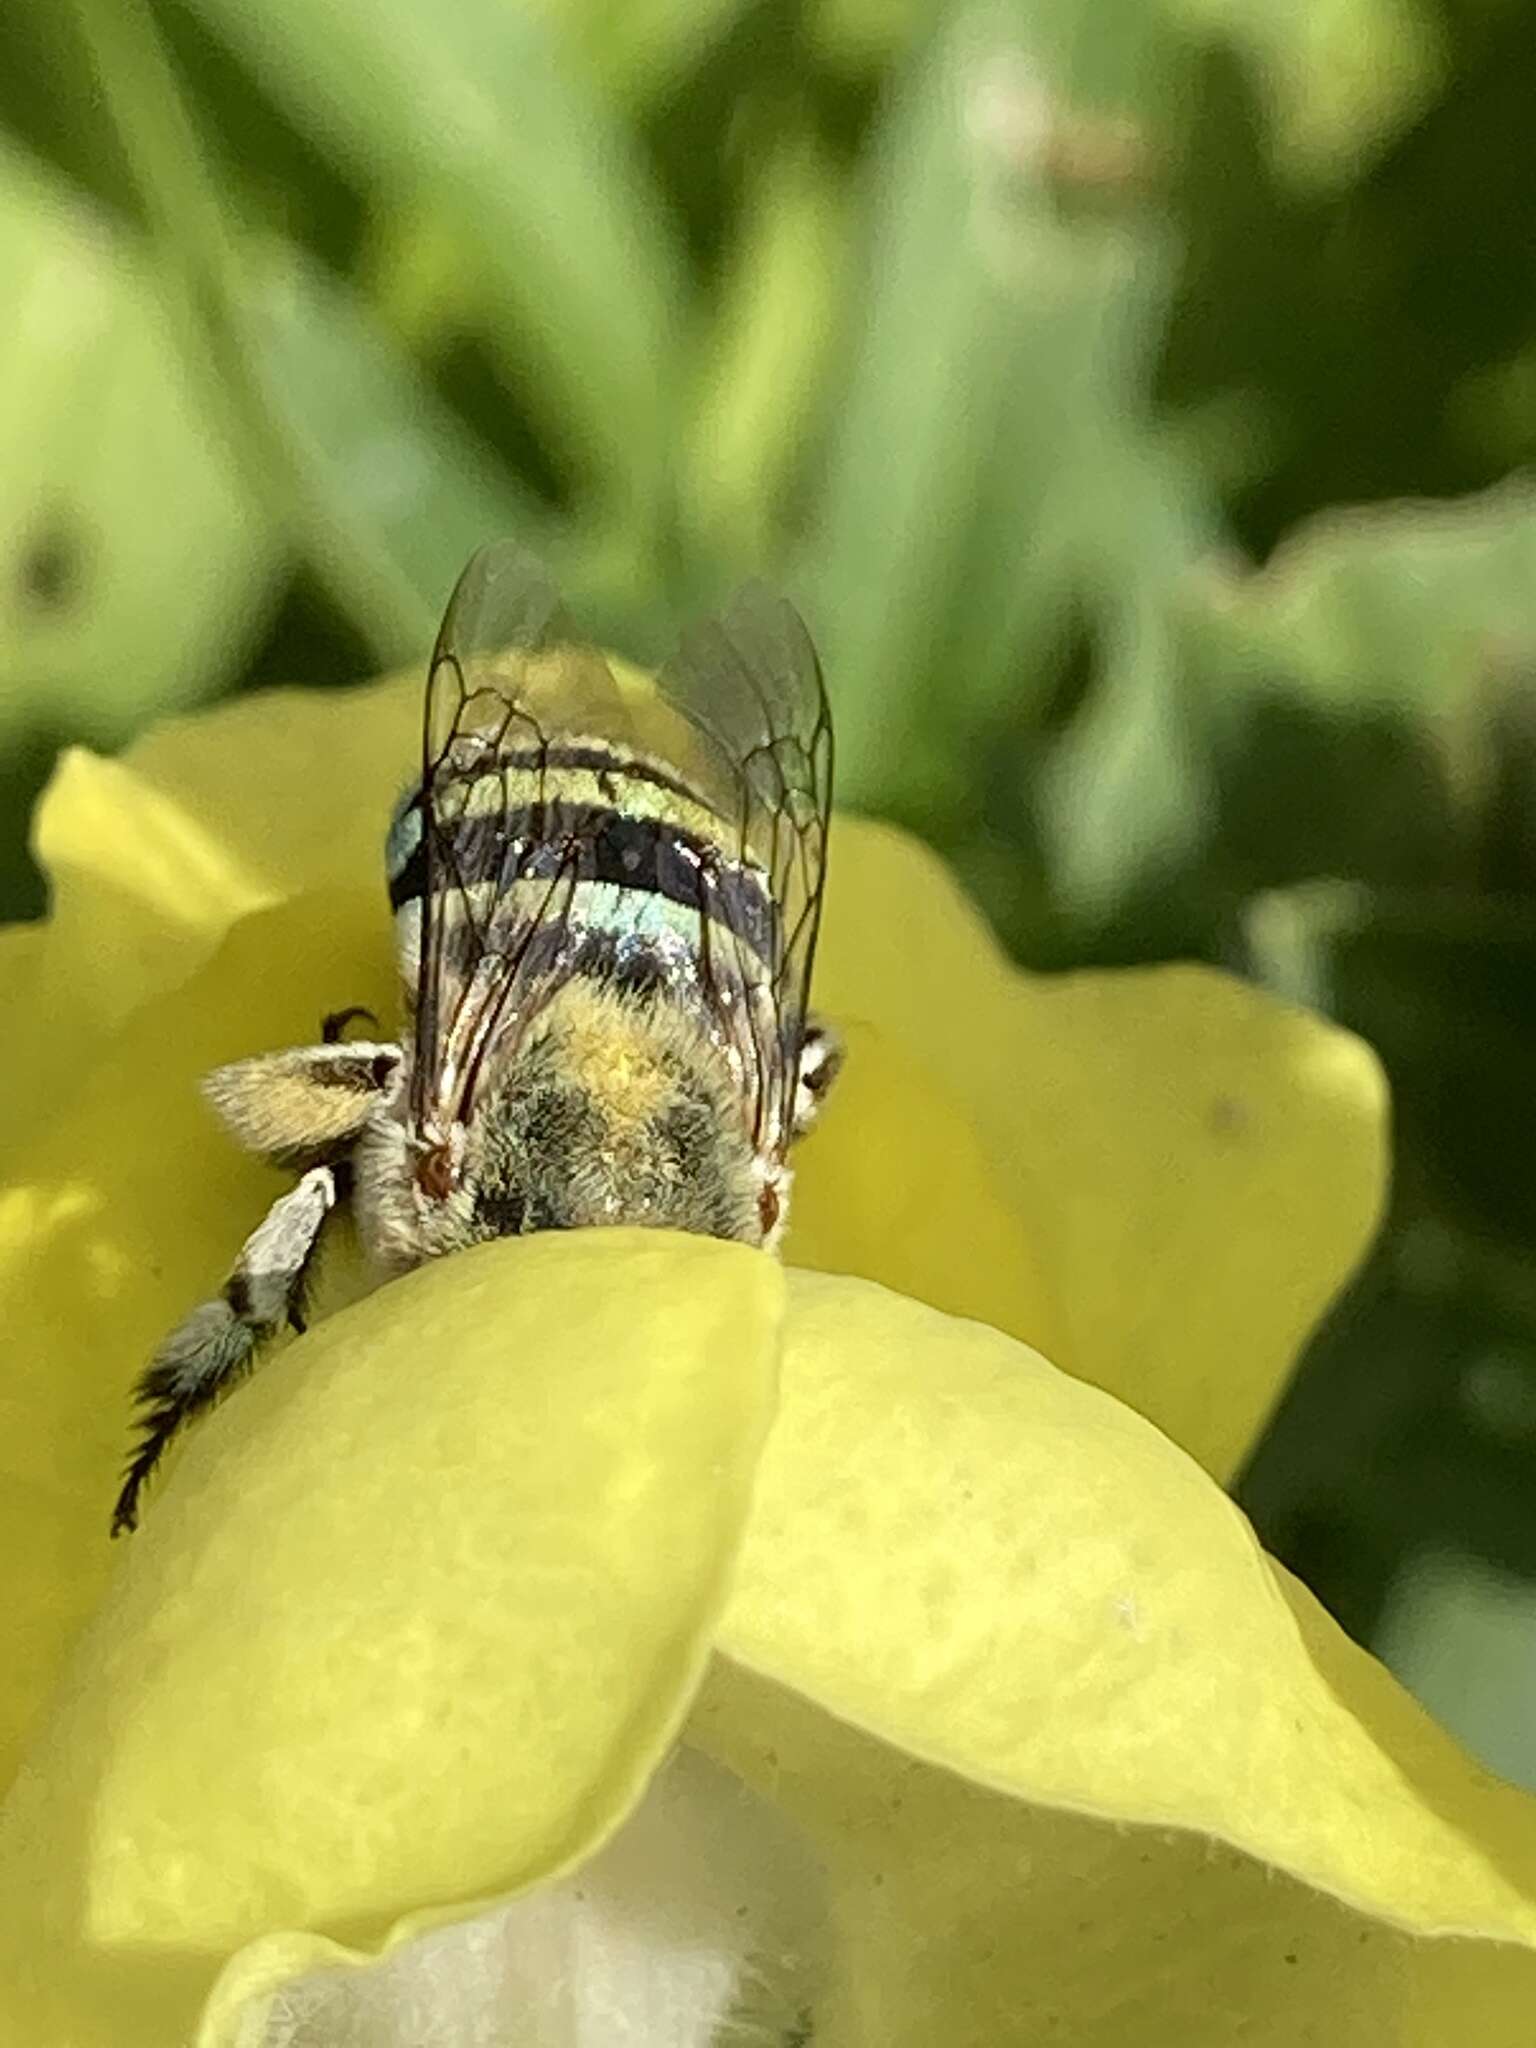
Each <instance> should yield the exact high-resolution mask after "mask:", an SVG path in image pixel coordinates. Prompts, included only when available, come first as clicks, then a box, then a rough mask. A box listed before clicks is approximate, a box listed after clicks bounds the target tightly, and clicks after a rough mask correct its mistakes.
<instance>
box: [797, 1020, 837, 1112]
mask: <svg viewBox="0 0 1536 2048" xmlns="http://www.w3.org/2000/svg"><path fill="white" fill-rule="evenodd" d="M842 1064H843V1041H842V1039H841V1038H840V1037H839V1036H838V1034H837V1032H836V1031H834V1030H833V1028H832V1026H831V1025H830V1024H828V1023H827V1022H826V1021H825V1020H824V1019H823V1018H820V1017H807V1018H806V1020H805V1035H804V1037H803V1038H802V1039H801V1041H800V1071H799V1073H798V1074H797V1075H796V1076H795V1109H794V1121H793V1123H792V1124H791V1127H790V1132H791V1136H793V1137H796V1138H800V1137H803V1136H804V1135H805V1133H806V1132H807V1131H808V1130H809V1129H810V1128H811V1125H812V1124H813V1123H815V1121H816V1117H817V1113H818V1111H819V1110H820V1108H821V1105H822V1101H823V1098H824V1097H825V1095H826V1092H827V1090H828V1089H829V1088H830V1087H831V1086H832V1083H833V1082H834V1081H835V1080H836V1079H837V1075H838V1069H839V1068H840V1067H841V1066H842Z"/></svg>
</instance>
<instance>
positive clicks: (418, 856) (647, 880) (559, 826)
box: [389, 803, 778, 966]
mask: <svg viewBox="0 0 1536 2048" xmlns="http://www.w3.org/2000/svg"><path fill="white" fill-rule="evenodd" d="M440 829H442V830H443V834H444V837H445V839H446V840H447V843H448V845H449V847H450V848H451V850H452V859H453V861H454V864H455V866H456V869H457V873H456V875H455V876H454V877H453V881H455V882H461V883H463V884H464V885H466V886H471V887H472V886H473V885H474V884H476V883H481V882H499V883H500V884H501V886H502V887H503V888H507V887H510V886H511V884H512V883H514V882H522V881H540V880H552V879H553V878H554V877H555V876H556V875H559V874H562V873H566V872H572V873H573V878H574V879H575V880H576V881H578V882H610V883H612V884H614V885H615V886H616V887H618V888H621V889H637V890H643V891H646V892H648V893H650V894H652V895H657V896H662V897H664V898H665V899H666V900H667V901H668V902H669V903H678V904H682V905H683V906H684V907H685V908H687V909H690V910H696V911H698V912H699V913H700V915H703V914H704V912H705V910H706V908H707V909H708V911H709V913H710V915H712V916H714V917H715V918H717V919H718V920H719V921H720V923H722V924H723V925H724V926H725V927H726V929H727V930H728V931H730V932H732V933H734V935H735V936H736V937H737V938H739V939H741V940H743V941H744V942H745V943H746V944H747V945H749V946H750V947H751V948H752V950H753V952H754V953H756V954H757V956H758V958H759V959H760V960H763V961H764V962H766V963H767V964H768V965H770V966H772V965H773V964H774V962H775V960H776V958H777V948H778V913H777V911H776V909H775V907H774V904H773V899H772V898H771V896H770V895H769V893H768V891H767V889H766V888H765V886H764V884H763V880H762V877H761V876H760V874H759V873H758V872H756V871H755V870H754V869H752V868H748V867H744V866H742V865H740V864H739V863H737V862H735V861H728V860H726V859H724V857H723V856H722V855H721V854H720V852H719V850H718V849H717V848H716V847H713V846H711V845H710V844H709V843H708V842H707V841H705V840H702V839H700V838H699V837H698V836H697V834H695V833H692V832H686V831H684V830H683V829H682V827H681V826H678V825H673V824H669V823H668V822H667V821H666V820H664V819H661V818H631V817H626V816H625V815H624V814H623V812H621V811H612V810H607V809H604V808H602V807H600V806H598V805H594V804H563V803H548V804H529V805H527V806H525V807H524V808H523V809H521V810H515V811H509V812H506V813H505V814H503V813H501V812H489V813H485V814H483V815H476V814H471V815H470V816H468V817H466V818H463V819H460V820H459V821H458V822H457V823H455V824H451V825H449V826H448V827H446V828H440ZM568 863H569V864H570V865H569V867H568V865H567V864H568ZM706 875H708V876H709V877H711V879H710V880H709V881H706V880H705V877H706ZM438 886H439V887H440V888H442V887H451V886H452V883H451V882H448V881H446V880H444V879H443V878H439V881H438ZM426 889H427V849H426V844H425V841H424V840H422V839H419V838H418V840H417V843H416V845H415V846H414V847H412V849H411V852H410V854H409V856H408V857H407V859H406V861H405V863H404V865H403V866H402V867H401V869H400V871H399V872H398V874H396V875H395V876H393V877H392V878H391V881H390V885H389V900H390V904H391V906H392V907H393V908H394V909H396V910H399V909H400V907H401V906H402V905H403V904H406V903H412V902H415V901H416V900H417V898H419V897H421V896H423V895H424V894H425V893H426Z"/></svg>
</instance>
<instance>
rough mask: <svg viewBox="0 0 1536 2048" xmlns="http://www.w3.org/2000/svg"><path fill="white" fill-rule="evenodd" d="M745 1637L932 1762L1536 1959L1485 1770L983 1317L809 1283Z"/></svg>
mask: <svg viewBox="0 0 1536 2048" xmlns="http://www.w3.org/2000/svg"><path fill="white" fill-rule="evenodd" d="M791 1279H792V1291H791V1314H790V1320H789V1324H788V1336H789V1342H788V1352H787V1356H786V1360H785V1380H784V1389H783V1406H782V1410H781V1416H780V1421H779V1425H778V1427H777V1429H776V1430H775V1432H774V1436H773V1439H772V1442H771V1445H770V1448H769V1452H768V1455H767V1457H766V1458H765V1460H764V1464H763V1468H762V1471H761V1474H760V1476H759V1487H758V1496H757V1506H756V1509H755V1512H754V1515H753V1520H752V1525H751V1531H750V1537H749V1541H748V1543H747V1546H746V1549H745V1551H744V1553H743V1557H742V1560H741V1566H740V1571H739V1575H738V1580H737V1586H736V1591H735V1594H734V1596H733V1599H732V1602H731V1605H730V1608H729V1609H728V1611H727V1615H726V1619H725V1622H724V1624H723V1628H722V1636H721V1640H722V1643H723V1645H724V1647H725V1648H726V1649H727V1650H728V1651H729V1652H730V1653H731V1654H732V1655H733V1656H734V1657H736V1658H737V1659H739V1660H740V1661H741V1662H743V1663H745V1664H747V1665H748V1666H750V1667H751V1668H753V1669H754V1670H757V1671H760V1672H762V1673H764V1674H766V1675H768V1676H770V1677H773V1678H775V1679H778V1680H780V1681H782V1682H783V1683H784V1684H785V1685H788V1686H792V1687H794V1688H795V1689H796V1690H797V1691H799V1692H802V1693H804V1694H805V1695H806V1696H807V1697H808V1698H810V1699H812V1700H814V1701H816V1702H817V1703H819V1704H820V1705H821V1706H823V1707H825V1708H826V1709H828V1710H829V1711H830V1712H832V1713H834V1714H836V1715H838V1716H840V1717H841V1718H843V1719H845V1720H848V1721H851V1722H854V1723H856V1724H857V1725H858V1726H860V1727H862V1728H865V1729H868V1730H869V1731H871V1732H872V1733H874V1734H876V1735H878V1736H880V1737H882V1738H883V1739H884V1740H886V1741H888V1742H890V1743H892V1744H894V1745H897V1746H899V1747H900V1748H902V1749H905V1750H908V1751H910V1752H911V1753H912V1754H913V1755H915V1756H918V1757H920V1758H923V1759H926V1760H928V1761H930V1762H933V1763H936V1764H941V1765H944V1766H946V1767H948V1768H949V1769H951V1770H953V1771H955V1772H958V1773H960V1774H962V1775H964V1776H966V1777H968V1778H971V1779H973V1780H975V1781H976V1782H978V1783H980V1784H984V1785H989V1786H992V1787H994V1788H997V1789H1000V1790H1004V1791H1007V1792H1008V1793H1010V1794H1012V1795H1013V1796H1015V1797H1018V1798H1021V1799H1025V1800H1028V1801H1031V1802H1034V1803H1037V1804H1041V1805H1046V1806H1051V1807H1066V1808H1070V1809H1072V1810H1074V1811H1077V1812H1081V1813H1085V1814H1090V1815H1098V1816H1101V1817H1103V1818H1104V1819H1106V1820H1108V1821H1111V1822H1114V1823H1123V1822H1126V1821H1140V1822H1145V1823H1153V1824H1157V1825H1162V1826H1167V1827H1174V1828H1182V1829H1192V1830H1196V1831H1198V1832H1199V1833H1201V1834H1203V1835H1206V1836H1209V1837H1212V1838H1214V1839H1215V1840H1218V1841H1223V1842H1226V1843H1229V1844H1230V1845H1232V1846H1233V1847H1234V1848H1236V1849H1239V1850H1241V1851H1242V1852H1243V1853H1244V1854H1246V1855H1248V1856H1251V1857H1253V1858H1256V1859H1259V1860H1261V1861H1263V1862H1265V1863H1269V1864H1272V1865H1274V1866H1276V1867H1277V1868H1279V1869H1282V1870H1285V1871H1288V1872H1290V1873H1291V1874H1292V1875H1294V1876H1295V1877H1297V1878H1299V1879H1301V1880H1302V1881H1303V1882H1305V1883H1306V1884H1308V1885H1311V1886H1313V1887H1315V1888H1317V1889H1320V1890H1323V1891H1327V1892H1330V1893H1332V1894H1333V1895H1335V1896H1336V1897H1338V1898H1340V1899H1342V1900H1344V1901H1346V1902H1348V1903H1350V1904H1351V1905H1353V1906H1355V1907H1356V1908H1357V1909H1359V1910H1360V1911H1362V1912H1366V1913H1370V1914H1375V1915H1378V1916H1379V1917H1381V1918H1383V1919H1386V1920H1390V1921H1392V1922H1394V1923H1396V1924H1399V1925H1402V1926H1405V1927H1411V1928H1414V1929H1417V1930H1419V1931H1422V1932H1425V1933H1437V1932H1447V1931H1449V1932H1460V1933H1466V1934H1479V1935H1487V1936H1492V1937H1495V1938H1501V1939H1506V1940H1515V1941H1521V1942H1525V1943H1536V1800H1533V1799H1531V1798H1529V1797H1527V1796H1526V1795H1524V1794H1521V1793H1518V1792H1515V1791H1514V1790H1512V1789H1511V1788H1510V1787H1508V1786H1504V1785H1500V1784H1498V1783H1497V1782H1496V1781H1495V1780H1493V1779H1491V1778H1489V1777H1488V1776H1487V1775H1486V1774H1484V1773H1482V1772H1480V1771H1479V1770H1477V1769H1476V1768H1475V1767H1474V1766H1473V1765H1472V1764H1471V1763H1470V1762H1469V1761H1468V1760H1467V1759H1466V1757H1465V1756H1464V1755H1462V1754H1461V1752H1460V1751H1458V1749H1457V1748H1456V1746H1455V1744H1454V1743H1453V1742H1451V1740H1450V1739H1449V1738H1448V1737H1447V1736H1445V1735H1443V1734H1442V1733H1441V1732H1440V1731H1439V1730H1438V1729H1437V1728H1436V1727H1435V1726H1434V1724H1433V1723H1432V1722H1431V1721H1430V1720H1429V1719H1428V1717H1427V1716H1426V1715H1425V1714H1423V1713H1422V1712H1421V1711H1420V1710H1419V1709H1418V1708H1417V1707H1416V1706H1415V1705H1414V1704H1413V1703H1412V1701H1411V1700H1410V1699H1409V1698H1408V1696H1407V1695H1406V1694H1405V1693H1404V1692H1403V1691H1402V1690H1401V1688H1399V1687H1398V1686H1397V1685H1396V1684H1395V1683H1394V1681H1393V1680H1392V1679H1391V1678H1390V1677H1389V1676H1388V1675H1387V1674H1386V1672H1385V1671H1384V1670H1382V1668H1381V1667H1380V1666H1379V1665H1377V1664H1376V1663H1374V1661H1373V1660H1372V1659H1370V1658H1369V1657H1367V1656H1366V1655H1365V1654H1364V1653H1363V1652H1362V1651H1359V1650H1357V1649H1355V1648H1354V1647H1353V1646H1352V1645H1351V1644H1350V1643H1349V1642H1348V1641H1347V1639H1346V1638H1345V1637H1344V1636H1343V1635H1342V1634H1341V1633H1340V1632H1339V1631H1338V1630H1337V1629H1336V1628H1335V1627H1334V1626H1333V1625H1332V1623H1330V1622H1329V1621H1328V1620H1327V1618H1326V1617H1325V1616H1324V1615H1323V1614H1322V1612H1321V1610H1320V1609H1319V1608H1318V1607H1317V1606H1316V1604H1315V1603H1314V1602H1312V1601H1311V1600H1310V1598H1309V1597H1308V1596H1307V1595H1306V1594H1305V1593H1304V1592H1302V1591H1301V1589H1299V1588H1298V1587H1296V1586H1294V1585H1293V1584H1292V1582H1290V1581H1289V1580H1287V1579H1284V1578H1283V1577H1282V1576H1281V1575H1280V1574H1279V1573H1278V1570H1277V1568H1275V1567H1273V1566H1272V1565H1271V1564H1270V1563H1269V1561H1268V1560H1267V1559H1266V1558H1265V1556H1264V1554H1263V1552H1262V1551H1261V1550H1260V1549H1259V1547H1258V1544H1257V1542H1256V1541H1255V1539H1254V1537H1253V1534H1252V1532H1251V1530H1250V1529H1249V1527H1248V1525H1247V1523H1246V1522H1245V1521H1244V1519H1243V1517H1242V1516H1241V1515H1240V1514H1239V1513H1238V1511H1237V1509H1236V1508H1235V1507H1233V1505H1232V1504H1231V1502H1230V1501H1229V1500H1227V1498H1226V1497H1225V1496H1224V1495H1223V1494H1222V1493H1221V1492H1220V1491H1219V1490H1218V1489H1217V1488H1216V1487H1215V1486H1213V1485H1212V1484H1211V1482H1210V1481H1209V1479H1207V1478H1206V1476H1205V1475H1204V1474H1203V1473H1202V1472H1201V1471H1200V1469H1199V1468H1198V1467H1197V1466H1196V1465H1195V1464H1194V1463H1193V1462H1192V1461H1191V1460H1190V1459H1189V1458H1187V1457H1185V1456H1184V1455H1183V1453H1182V1452H1180V1451H1179V1450H1178V1449H1176V1448H1175V1446H1174V1445H1172V1444H1171V1443H1169V1442H1168V1441H1167V1439H1166V1438H1164V1437H1163V1436H1161V1435H1160V1434H1159V1433H1158V1432H1157V1430H1155V1429H1153V1428H1152V1427H1150V1426H1149V1425H1148V1424H1147V1423H1146V1422H1144V1421H1143V1420H1142V1419H1141V1418H1140V1417H1139V1416H1137V1415H1135V1414H1134V1413H1132V1412H1131V1411H1130V1410H1129V1409H1127V1408H1124V1407H1122V1406H1121V1405H1120V1404H1119V1403H1117V1402H1115V1401H1113V1400H1111V1399H1109V1398H1108V1397H1107V1396H1105V1395H1103V1394H1101V1393H1099V1392H1098V1391H1097V1390H1096V1389H1094V1388H1091V1387H1087V1386H1085V1385H1083V1384H1082V1383H1081V1382H1080V1381H1077V1380H1075V1379H1072V1378H1070V1377H1068V1376H1067V1375H1065V1374H1062V1373H1059V1372H1057V1371H1055V1370H1054V1369H1053V1368H1052V1367H1050V1366H1048V1365H1046V1364H1045V1362H1044V1361H1043V1360H1041V1359H1038V1358H1036V1357H1034V1356H1032V1355H1031V1354H1030V1353H1028V1352H1026V1351H1025V1350H1024V1349H1022V1347H1020V1346H1019V1345H1017V1344H1014V1343H1012V1342H1011V1341H1010V1340H1009V1339H1007V1338H1005V1337H1003V1336H1000V1335H999V1334H998V1333H997V1332H995V1331H992V1330H988V1329H985V1328H983V1327H982V1326H980V1325H978V1324H967V1323H960V1322H956V1321H952V1320H950V1319H948V1318H945V1317H941V1316H938V1315H936V1314H935V1313H933V1312H932V1311H930V1310H927V1309H924V1308H922V1307H920V1306H918V1305H917V1304H915V1303H912V1302H907V1301H903V1300H901V1299H900V1298H899V1297H896V1296H894V1295H890V1294H887V1293H885V1292H884V1291H883V1290H879V1289H875V1288H872V1287H870V1286H868V1285H867V1284H864V1283H860V1282H854V1281H848V1280H842V1281H837V1280H831V1279H827V1278H825V1277H822V1276H813V1275H809V1274H801V1275H793V1276H791Z"/></svg>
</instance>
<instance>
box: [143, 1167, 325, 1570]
mask: <svg viewBox="0 0 1536 2048" xmlns="http://www.w3.org/2000/svg"><path fill="white" fill-rule="evenodd" d="M336 1192H337V1190H336V1172H335V1170H334V1169H333V1168H332V1167H329V1166H316V1167H312V1168H311V1169H310V1171H309V1172H308V1173H306V1174H305V1175H304V1177H303V1179H302V1180H300V1181H299V1183H298V1185H297V1186H296V1187H293V1188H291V1189H290V1190H289V1191H288V1193H287V1194H286V1195H283V1196H282V1197H280V1199H279V1200H277V1201H275V1202H274V1203H273V1204H272V1207H271V1208H270V1209H269V1210H268V1211H267V1213H266V1216H265V1218H264V1219H263V1220H262V1222H261V1223H260V1224H259V1225H258V1226H257V1228H256V1229H255V1230H253V1231H252V1232H251V1235H250V1236H249V1237H248V1238H247V1239H246V1241H245V1243H244V1244H243V1245H242V1246H241V1247H240V1256H239V1257H238V1258H237V1259H236V1260H235V1263H234V1265H233V1266H232V1267H231V1268H230V1274H229V1278H228V1279H227V1280H226V1281H225V1283H224V1286H223V1290H222V1291H221V1293H220V1294H219V1296H218V1297H217V1299H216V1300H214V1301H205V1302H204V1303H203V1304H202V1305H201V1307H199V1308H195V1309H193V1311H192V1313H191V1314H190V1315H189V1316H188V1317H187V1318H186V1319H185V1320H184V1321H183V1322H180V1323H178V1324H177V1325H176V1328H175V1329H174V1330H172V1332H171V1334H170V1335H169V1336H168V1337H167V1338H166V1339H165V1341H164V1343H163V1344H162V1345H161V1346H160V1348H159V1350H158V1351H157V1352H156V1353H155V1356H154V1360H153V1362H152V1363H151V1365H150V1367H149V1369H148V1371H147V1372H145V1373H144V1375H143V1376H142V1378H141V1379H140V1380H139V1383H138V1388H137V1399H138V1403H139V1407H140V1409H141V1410H142V1413H141V1415H140V1418H139V1423H138V1429H139V1438H140V1440H139V1442H138V1444H137V1445H136V1447H135V1449H134V1452H133V1455H132V1457H131V1458H130V1459H129V1461H128V1466H127V1470H126V1471H125V1473H124V1475H123V1487H122V1491H121V1493H119V1495H118V1497H117V1505H116V1507H115V1508H114V1509H113V1511H112V1534H113V1535H114V1536H119V1535H121V1534H122V1532H123V1531H124V1530H125V1529H133V1528H135V1527H136V1526H137V1524H138V1517H139V1495H140V1493H141V1491H142V1490H143V1487H144V1484H145V1481H146V1480H147V1479H148V1478H149V1476H150V1474H151V1473H152V1472H153V1471H154V1469H155V1467H156V1465H157V1464H158V1463H159V1462H160V1459H161V1456H162V1455H163V1453H164V1451H165V1448H166V1446H167V1445H168V1444H169V1443H170V1441H171V1439H172V1437H174V1436H175V1435H176V1434H177V1432H178V1431H179V1430H180V1429H181V1428H182V1427H183V1426H184V1425H185V1424H186V1423H188V1422H190V1421H191V1419H192V1418H193V1416H195V1415H199V1414H201V1413H202V1411H203V1410H204V1409H206V1408H211V1407H212V1406H213V1404H214V1403H215V1402H216V1401H218V1400H220V1399H221V1398H222V1397H223V1396H224V1395H225V1394H227V1393H228V1392H229V1390H230V1388H231V1387H233V1386H235V1385H236V1384H237V1383H238V1382H239V1381H240V1380H241V1379H242V1378H244V1376H245V1375H246V1374H247V1373H248V1372H249V1371H250V1370H251V1368H252V1367H253V1365H254V1364H255V1361H256V1353H257V1351H258V1350H259V1349H260V1347H261V1346H262V1345H263V1344H264V1343H266V1342H267V1340H268V1339H269V1338H271V1337H273V1336H274V1335H275V1334H276V1333H277V1331H278V1330H280V1329H281V1328H282V1327H283V1325H284V1324H285V1323H290V1324H291V1325H292V1326H293V1327H294V1329H296V1330H302V1329H303V1327H304V1322H303V1306H304V1285H305V1280H306V1277H307V1275H308V1271H309V1266H310V1261H311V1259H312V1257H313V1255H314V1250H315V1246H316V1244H317V1243H318V1242H319V1238H320V1231H321V1228H322V1226H323V1224H324V1222H325V1219H326V1217H327V1216H328V1215H329V1214H330V1212H331V1209H332V1208H333V1207H334V1205H335V1202H336Z"/></svg>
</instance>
